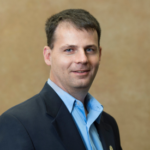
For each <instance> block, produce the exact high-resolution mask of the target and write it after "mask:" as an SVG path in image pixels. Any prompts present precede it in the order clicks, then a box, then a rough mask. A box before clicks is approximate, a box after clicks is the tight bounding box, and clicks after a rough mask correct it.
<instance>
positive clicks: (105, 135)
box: [95, 114, 116, 150]
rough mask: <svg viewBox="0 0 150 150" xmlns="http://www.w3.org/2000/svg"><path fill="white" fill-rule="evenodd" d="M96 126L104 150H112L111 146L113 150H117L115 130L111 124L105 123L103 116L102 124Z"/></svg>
mask: <svg viewBox="0 0 150 150" xmlns="http://www.w3.org/2000/svg"><path fill="white" fill-rule="evenodd" d="M95 126H96V128H97V131H98V133H99V135H100V139H101V142H102V146H103V149H104V150H110V146H111V147H112V148H113V150H116V148H115V141H114V133H113V129H112V127H111V126H110V125H109V124H107V123H105V122H104V120H103V114H102V116H101V121H100V124H98V123H97V122H95Z"/></svg>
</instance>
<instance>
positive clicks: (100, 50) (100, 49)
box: [99, 47, 102, 61]
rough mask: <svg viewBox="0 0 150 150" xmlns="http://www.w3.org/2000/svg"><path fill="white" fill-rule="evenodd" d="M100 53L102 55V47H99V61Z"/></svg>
mask: <svg viewBox="0 0 150 150" xmlns="http://www.w3.org/2000/svg"><path fill="white" fill-rule="evenodd" d="M101 55H102V47H99V61H100V60H101Z"/></svg>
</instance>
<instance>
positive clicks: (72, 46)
mask: <svg viewBox="0 0 150 150" xmlns="http://www.w3.org/2000/svg"><path fill="white" fill-rule="evenodd" d="M68 47H69V48H77V47H78V46H76V45H68V44H67V45H64V46H62V47H60V49H64V48H68Z"/></svg>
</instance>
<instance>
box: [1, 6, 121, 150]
mask: <svg viewBox="0 0 150 150" xmlns="http://www.w3.org/2000/svg"><path fill="white" fill-rule="evenodd" d="M45 29H46V34H47V45H48V46H45V47H44V50H43V55H44V60H45V63H46V64H47V65H49V66H50V67H51V70H50V77H49V79H48V81H47V82H46V84H45V85H44V88H43V89H42V91H41V92H40V93H39V94H37V95H35V96H34V97H32V98H30V99H29V100H27V101H25V102H23V103H22V104H19V105H17V106H15V107H13V108H11V109H9V110H8V111H6V112H5V113H4V114H2V115H1V117H0V150H85V149H87V150H109V149H110V150H113V149H114V150H121V146H120V138H119V131H118V127H117V124H116V122H115V120H114V119H113V118H112V117H111V116H110V115H108V114H107V113H105V112H104V111H103V107H102V105H101V104H100V103H99V102H98V101H97V100H96V99H95V98H94V97H92V96H91V95H90V94H89V93H88V90H89V88H90V86H91V84H92V82H93V80H94V78H95V75H96V73H97V70H98V67H99V63H100V58H101V47H100V43H99V41H100V33H101V30H100V26H99V23H98V22H97V20H96V19H95V18H94V17H93V16H92V15H91V14H89V13H88V12H87V11H85V10H81V9H69V10H64V11H62V12H60V13H58V14H55V15H53V16H52V17H50V18H49V19H48V20H47V22H46V28H45Z"/></svg>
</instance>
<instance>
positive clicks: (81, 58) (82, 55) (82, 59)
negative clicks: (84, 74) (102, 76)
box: [75, 49, 88, 64]
mask: <svg viewBox="0 0 150 150" xmlns="http://www.w3.org/2000/svg"><path fill="white" fill-rule="evenodd" d="M75 60H76V63H83V64H86V63H87V62H88V57H87V54H86V52H85V51H84V49H82V50H79V51H78V53H77V55H76V58H75Z"/></svg>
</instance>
